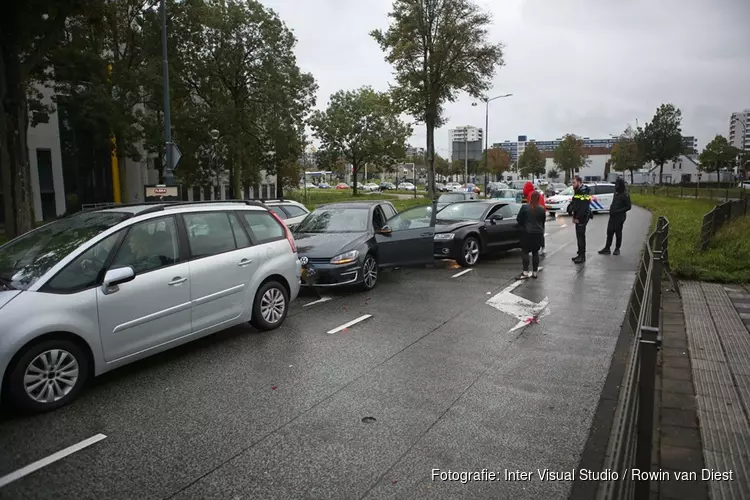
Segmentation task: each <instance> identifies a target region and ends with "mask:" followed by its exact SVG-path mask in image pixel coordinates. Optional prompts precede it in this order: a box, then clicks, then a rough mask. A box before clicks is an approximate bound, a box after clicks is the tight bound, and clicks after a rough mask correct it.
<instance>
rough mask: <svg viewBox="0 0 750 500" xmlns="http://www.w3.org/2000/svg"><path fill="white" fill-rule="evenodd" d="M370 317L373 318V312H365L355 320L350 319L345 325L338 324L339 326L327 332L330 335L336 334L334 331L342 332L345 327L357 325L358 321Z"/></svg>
mask: <svg viewBox="0 0 750 500" xmlns="http://www.w3.org/2000/svg"><path fill="white" fill-rule="evenodd" d="M369 318H372V314H364V315H362V316H360V317H359V318H357V319H353V320H351V321H350V322H348V323H344V324H343V325H341V326H338V327H336V328H334V329H333V330H328V332H327V333H328V334H329V335H332V334H334V333H338V332H340V331H341V330H344V329H345V328H349V327H350V326H352V325H356V324H357V323H360V322H362V321H364V320H366V319H369Z"/></svg>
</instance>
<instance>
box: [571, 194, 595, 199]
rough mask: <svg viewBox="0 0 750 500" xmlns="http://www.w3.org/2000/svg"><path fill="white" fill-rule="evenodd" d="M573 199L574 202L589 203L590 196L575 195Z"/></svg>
mask: <svg viewBox="0 0 750 500" xmlns="http://www.w3.org/2000/svg"><path fill="white" fill-rule="evenodd" d="M573 198H575V199H576V200H583V201H590V200H591V195H589V194H576V195H573Z"/></svg>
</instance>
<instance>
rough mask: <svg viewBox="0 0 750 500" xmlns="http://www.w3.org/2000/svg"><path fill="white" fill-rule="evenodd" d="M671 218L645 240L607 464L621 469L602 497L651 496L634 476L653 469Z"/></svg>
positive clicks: (604, 483) (602, 487)
mask: <svg viewBox="0 0 750 500" xmlns="http://www.w3.org/2000/svg"><path fill="white" fill-rule="evenodd" d="M668 251H669V221H668V220H667V219H666V218H665V217H659V219H658V221H657V223H656V230H655V231H654V232H653V233H651V234H650V235H649V238H648V241H646V243H645V244H644V251H643V255H642V256H641V262H640V265H639V266H638V273H637V276H636V280H635V284H634V286H633V292H632V293H631V296H630V302H629V303H628V310H627V317H626V321H627V324H628V326H629V328H630V331H631V332H632V333H633V338H632V341H631V346H630V352H629V355H628V359H627V365H626V369H625V374H624V376H623V380H622V384H621V386H620V394H619V398H618V401H617V409H616V411H615V420H614V422H613V424H612V431H611V434H610V438H609V444H608V446H607V453H606V456H605V459H604V465H603V470H609V471H612V472H616V473H617V476H615V475H614V474H612V475H611V479H610V480H608V481H602V482H601V483H600V485H599V489H598V491H597V496H596V498H597V500H626V499H627V500H636V499H642V498H649V487H650V485H649V481H648V480H638V481H632V480H631V474H632V471H633V469H638V470H640V471H642V472H648V471H650V469H651V453H652V443H653V429H654V383H655V378H656V361H657V354H658V351H659V347H660V346H661V340H662V336H661V287H662V274H663V273H664V272H665V271H666V273H667V275H668V276H669V277H670V279H671V276H670V275H671V273H670V272H669V266H668ZM673 283H674V281H673Z"/></svg>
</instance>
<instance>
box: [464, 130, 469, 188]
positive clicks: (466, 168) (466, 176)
mask: <svg viewBox="0 0 750 500" xmlns="http://www.w3.org/2000/svg"><path fill="white" fill-rule="evenodd" d="M464 138H465V139H466V140H465V141H464V144H465V145H466V151H465V155H466V156H464V184H467V183H468V182H469V130H468V128H467V129H466V136H465V137H464Z"/></svg>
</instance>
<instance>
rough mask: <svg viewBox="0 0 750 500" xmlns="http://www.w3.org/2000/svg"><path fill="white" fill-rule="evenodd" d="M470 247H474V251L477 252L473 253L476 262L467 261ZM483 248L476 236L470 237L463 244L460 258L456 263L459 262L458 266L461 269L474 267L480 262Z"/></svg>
mask: <svg viewBox="0 0 750 500" xmlns="http://www.w3.org/2000/svg"><path fill="white" fill-rule="evenodd" d="M469 247H473V249H474V250H476V253H474V252H472V254H473V255H474V260H473V261H472V260H470V259H467V254H468V253H469ZM481 248H482V245H481V244H480V242H479V239H478V238H476V237H475V236H469V237H467V238H466V239H465V240H464V242H463V243H462V244H461V253H460V254H459V255H458V258H457V259H456V262H458V265H460V266H461V267H474V266H476V265H477V262H479V250H480V249H481Z"/></svg>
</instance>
